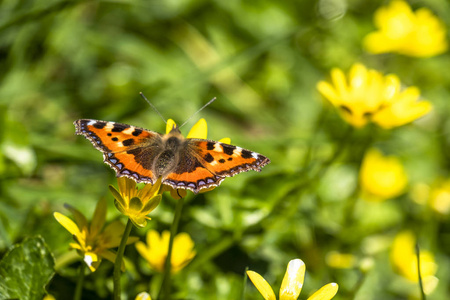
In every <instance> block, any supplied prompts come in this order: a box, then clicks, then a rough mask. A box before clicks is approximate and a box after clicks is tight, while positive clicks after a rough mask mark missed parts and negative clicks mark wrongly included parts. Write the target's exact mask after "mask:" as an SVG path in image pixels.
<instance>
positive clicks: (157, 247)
mask: <svg viewBox="0 0 450 300" xmlns="http://www.w3.org/2000/svg"><path fill="white" fill-rule="evenodd" d="M169 239H170V232H169V231H163V233H162V235H159V233H158V232H157V231H156V230H150V231H149V232H147V245H146V244H145V243H143V242H138V243H137V244H136V249H137V250H138V252H139V254H141V256H142V257H143V258H144V259H145V260H146V261H147V262H148V263H149V264H150V266H151V267H152V268H153V269H155V270H156V271H158V272H163V271H164V264H165V262H166V258H167V252H168V250H169ZM195 254H196V252H195V250H194V242H193V241H192V239H191V237H190V236H189V234H187V233H179V234H177V235H176V236H175V237H174V239H173V248H172V258H171V260H170V262H171V265H172V268H171V271H172V273H177V272H178V271H180V270H181V269H183V268H184V267H185V266H186V265H187V264H188V263H189V262H190V261H191V260H192V259H193V258H194V256H195Z"/></svg>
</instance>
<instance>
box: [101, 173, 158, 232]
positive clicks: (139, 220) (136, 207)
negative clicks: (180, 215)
mask: <svg viewBox="0 0 450 300" xmlns="http://www.w3.org/2000/svg"><path fill="white" fill-rule="evenodd" d="M117 183H118V185H119V190H118V191H117V190H116V188H115V187H113V186H112V185H110V186H109V190H110V191H111V193H112V194H113V196H114V198H115V199H116V200H115V201H114V204H115V206H116V208H117V209H118V210H119V211H120V212H121V213H122V214H124V215H125V216H127V217H128V218H130V220H131V221H132V222H133V224H134V225H135V226H137V227H145V226H146V225H147V220H150V217H148V216H147V215H148V214H149V213H150V212H152V211H153V210H154V209H155V208H156V207H157V206H158V204H159V203H160V202H161V193H160V192H159V188H160V187H161V180H160V179H158V181H157V182H155V184H154V185H151V184H146V185H144V187H142V188H141V189H139V188H138V187H137V186H136V182H135V181H134V180H132V179H129V178H127V177H119V178H117Z"/></svg>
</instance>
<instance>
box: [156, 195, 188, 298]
mask: <svg viewBox="0 0 450 300" xmlns="http://www.w3.org/2000/svg"><path fill="white" fill-rule="evenodd" d="M177 201H178V202H177V206H176V208H175V215H174V216H173V222H172V226H171V227H170V239H169V249H168V251H167V257H166V262H165V264H164V277H163V281H162V284H161V289H160V290H159V295H158V298H157V299H163V300H164V299H170V287H171V286H170V275H171V266H172V264H171V259H172V248H173V239H174V237H175V235H176V234H177V231H178V224H179V223H180V218H181V211H182V209H183V201H184V199H183V198H180V199H179V200H177Z"/></svg>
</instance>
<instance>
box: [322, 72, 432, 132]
mask: <svg viewBox="0 0 450 300" xmlns="http://www.w3.org/2000/svg"><path fill="white" fill-rule="evenodd" d="M331 81H332V83H328V82H326V81H320V82H319V83H318V84H317V89H318V90H319V92H320V93H321V94H322V95H323V96H324V97H325V98H326V99H327V100H328V101H330V102H331V104H332V105H333V106H335V107H336V108H338V109H339V113H340V114H341V117H342V118H343V119H344V120H345V121H346V122H348V123H350V124H351V125H352V126H354V127H357V128H360V127H363V126H365V125H366V124H367V123H368V122H369V121H372V122H374V123H376V124H377V125H378V126H380V127H382V128H385V129H390V128H393V127H398V126H401V125H404V124H407V123H410V122H412V121H414V120H416V119H418V118H420V117H422V116H423V115H425V114H427V113H428V112H429V111H430V110H431V104H430V103H429V102H428V101H418V99H419V97H420V91H419V89H417V88H416V87H408V88H405V89H401V86H400V80H399V79H398V77H397V76H396V75H386V76H383V74H381V73H380V72H378V71H376V70H372V69H367V68H366V67H365V66H364V65H362V64H354V65H353V66H352V68H351V69H350V72H349V74H348V78H346V76H345V74H344V72H343V71H342V70H340V69H337V68H334V69H332V70H331Z"/></svg>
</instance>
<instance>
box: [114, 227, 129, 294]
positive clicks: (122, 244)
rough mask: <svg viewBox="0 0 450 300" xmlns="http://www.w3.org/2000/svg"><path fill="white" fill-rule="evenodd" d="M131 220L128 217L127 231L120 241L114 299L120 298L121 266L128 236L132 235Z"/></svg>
mask: <svg viewBox="0 0 450 300" xmlns="http://www.w3.org/2000/svg"><path fill="white" fill-rule="evenodd" d="M132 224H133V223H131V220H130V219H128V222H127V226H126V227H125V231H124V232H123V235H122V240H121V241H120V246H119V249H118V250H117V256H116V261H115V263H114V275H113V276H114V277H113V280H114V300H120V268H121V267H122V257H123V253H124V252H125V246H126V245H127V240H128V237H129V236H130V232H131V227H132Z"/></svg>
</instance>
